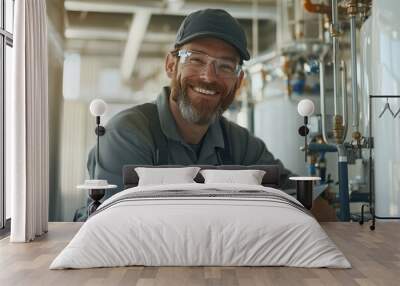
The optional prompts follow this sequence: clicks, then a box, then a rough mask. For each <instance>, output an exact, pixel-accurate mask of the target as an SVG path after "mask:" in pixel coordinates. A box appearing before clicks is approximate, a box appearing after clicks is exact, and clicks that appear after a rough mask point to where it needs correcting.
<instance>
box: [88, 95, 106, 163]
mask: <svg viewBox="0 0 400 286" xmlns="http://www.w3.org/2000/svg"><path fill="white" fill-rule="evenodd" d="M106 109H107V104H106V102H105V101H104V100H102V99H94V100H92V102H91V103H90V107H89V110H90V113H92V115H93V116H95V117H96V124H97V127H96V129H95V133H96V135H97V151H96V156H97V158H96V159H97V161H98V162H100V151H99V150H100V136H103V135H104V134H105V133H106V129H105V128H104V127H103V126H101V125H100V116H102V115H104V113H105V112H106Z"/></svg>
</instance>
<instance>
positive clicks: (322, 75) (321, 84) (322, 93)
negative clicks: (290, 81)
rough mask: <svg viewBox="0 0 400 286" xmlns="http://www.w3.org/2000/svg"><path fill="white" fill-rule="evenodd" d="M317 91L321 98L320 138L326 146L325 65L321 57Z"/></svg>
mask: <svg viewBox="0 0 400 286" xmlns="http://www.w3.org/2000/svg"><path fill="white" fill-rule="evenodd" d="M319 90H320V98H321V125H322V138H323V139H324V141H325V143H326V144H328V136H327V134H326V128H325V63H324V59H323V58H322V57H321V59H320V60H319Z"/></svg>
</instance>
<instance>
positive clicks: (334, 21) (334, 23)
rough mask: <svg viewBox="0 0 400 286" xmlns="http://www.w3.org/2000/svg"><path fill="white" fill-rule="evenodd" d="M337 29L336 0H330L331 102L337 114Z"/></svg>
mask: <svg viewBox="0 0 400 286" xmlns="http://www.w3.org/2000/svg"><path fill="white" fill-rule="evenodd" d="M337 31H338V6H337V0H332V27H331V33H332V56H333V104H334V113H335V115H338V111H337V95H338V87H339V72H338V71H339V69H338V63H339V40H338V38H337V35H336V33H337Z"/></svg>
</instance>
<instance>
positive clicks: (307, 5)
mask: <svg viewBox="0 0 400 286" xmlns="http://www.w3.org/2000/svg"><path fill="white" fill-rule="evenodd" d="M303 3H304V4H303V6H304V9H305V10H306V11H308V12H310V13H318V14H330V13H331V7H330V6H328V5H323V4H314V3H312V2H311V0H304V2H303Z"/></svg>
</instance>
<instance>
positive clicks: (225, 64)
mask: <svg viewBox="0 0 400 286" xmlns="http://www.w3.org/2000/svg"><path fill="white" fill-rule="evenodd" d="M177 55H178V57H179V59H180V60H179V61H180V63H181V64H182V65H184V66H185V67H186V68H187V69H190V71H192V72H193V73H202V72H204V71H205V70H206V68H207V66H208V65H209V64H214V68H215V73H216V75H217V76H218V77H221V78H228V79H232V78H237V77H238V76H239V74H240V71H241V70H242V66H241V65H239V64H237V63H236V62H234V61H231V60H227V59H220V58H214V57H211V56H209V55H207V54H206V53H202V52H198V51H191V50H186V49H182V50H179V51H178V53H177Z"/></svg>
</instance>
